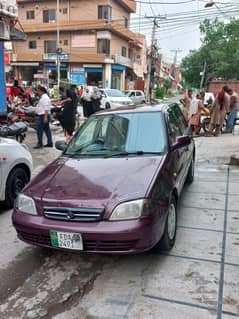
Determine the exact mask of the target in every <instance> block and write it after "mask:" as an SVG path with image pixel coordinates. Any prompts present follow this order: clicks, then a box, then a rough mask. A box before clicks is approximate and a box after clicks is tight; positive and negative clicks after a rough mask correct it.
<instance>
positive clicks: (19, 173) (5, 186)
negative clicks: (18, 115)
mask: <svg viewBox="0 0 239 319" xmlns="http://www.w3.org/2000/svg"><path fill="white" fill-rule="evenodd" d="M32 168H33V162H32V155H31V153H30V151H29V150H28V148H27V146H26V145H25V144H20V143H18V142H17V141H15V140H13V139H8V138H2V137H0V181H1V182H0V202H2V204H3V205H4V206H6V207H9V208H11V207H13V204H14V201H15V198H16V197H17V194H18V193H19V192H20V191H21V190H22V189H23V187H24V186H25V185H26V184H27V183H28V182H29V181H30V179H31V173H32Z"/></svg>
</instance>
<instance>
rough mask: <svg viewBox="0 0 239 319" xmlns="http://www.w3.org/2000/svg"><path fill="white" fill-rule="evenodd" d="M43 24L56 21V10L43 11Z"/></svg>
mask: <svg viewBox="0 0 239 319" xmlns="http://www.w3.org/2000/svg"><path fill="white" fill-rule="evenodd" d="M42 14H43V22H44V23H48V22H53V21H56V9H49V10H43V13H42Z"/></svg>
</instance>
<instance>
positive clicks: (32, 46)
mask: <svg viewBox="0 0 239 319" xmlns="http://www.w3.org/2000/svg"><path fill="white" fill-rule="evenodd" d="M36 47H37V42H36V41H29V42H28V48H29V49H36Z"/></svg>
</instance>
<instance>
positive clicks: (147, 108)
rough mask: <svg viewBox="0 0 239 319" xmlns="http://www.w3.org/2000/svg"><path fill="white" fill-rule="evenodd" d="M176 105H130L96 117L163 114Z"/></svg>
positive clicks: (101, 113)
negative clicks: (148, 113) (150, 113)
mask: <svg viewBox="0 0 239 319" xmlns="http://www.w3.org/2000/svg"><path fill="white" fill-rule="evenodd" d="M175 104H176V105H178V103H176V102H175V103H160V104H152V103H150V104H143V105H132V106H127V107H126V106H124V107H119V108H117V109H107V110H103V111H100V112H98V113H97V115H103V114H112V113H113V114H119V113H121V114H122V113H139V112H140V113H146V112H163V113H166V112H167V111H168V109H169V108H171V107H173V106H174V105H175Z"/></svg>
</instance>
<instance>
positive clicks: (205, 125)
mask: <svg viewBox="0 0 239 319" xmlns="http://www.w3.org/2000/svg"><path fill="white" fill-rule="evenodd" d="M209 124H210V118H206V119H204V120H203V121H202V128H203V130H204V132H205V133H208V131H209Z"/></svg>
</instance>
